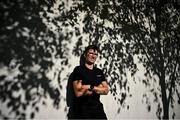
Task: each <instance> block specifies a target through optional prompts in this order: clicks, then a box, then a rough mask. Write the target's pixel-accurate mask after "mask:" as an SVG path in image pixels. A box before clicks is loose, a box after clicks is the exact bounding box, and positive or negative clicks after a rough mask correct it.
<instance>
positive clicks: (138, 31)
mask: <svg viewBox="0 0 180 120" xmlns="http://www.w3.org/2000/svg"><path fill="white" fill-rule="evenodd" d="M72 4H73V6H72V7H70V11H69V14H70V15H72V16H73V18H72V19H73V20H74V21H75V22H73V20H71V21H72V22H73V23H72V24H73V25H74V24H78V23H77V21H78V20H77V19H79V16H80V14H81V13H83V14H85V15H84V16H83V18H81V20H82V22H83V31H81V33H80V34H81V35H79V34H78V36H81V37H80V39H79V41H78V42H79V43H82V38H83V35H84V34H88V36H89V38H88V40H89V43H91V44H92V43H95V44H98V45H100V46H101V49H102V56H100V58H105V59H106V62H105V63H104V64H103V65H102V67H104V68H108V69H104V71H105V72H106V73H107V75H108V76H110V81H109V84H110V86H111V88H110V90H111V92H112V93H113V94H114V95H115V99H117V100H118V101H119V102H120V104H121V105H122V106H124V102H125V99H126V97H127V96H131V94H130V93H129V89H130V88H129V87H128V85H127V83H128V80H127V77H126V76H127V73H126V70H127V69H128V70H130V71H131V73H132V76H134V75H135V73H136V71H137V70H138V68H137V65H136V63H135V62H134V58H135V56H137V57H138V60H139V63H142V64H143V66H144V67H145V69H146V71H145V74H144V75H145V76H146V79H144V80H142V83H144V84H145V86H146V87H151V81H152V80H153V81H154V82H156V83H157V84H159V88H157V89H156V88H152V89H151V90H150V92H151V93H152V94H153V95H154V102H157V103H158V106H157V117H158V118H161V117H162V118H164V119H169V107H170V105H171V108H172V109H173V108H174V104H175V102H177V101H178V104H179V100H180V94H179V92H180V91H179V90H178V87H179V85H180V83H179V77H180V74H179V73H180V72H179V71H180V67H179V64H180V62H179V56H180V47H179V42H180V41H179V27H180V26H179V14H180V11H179V5H180V3H179V2H177V1H166V0H165V1H164V0H150V1H136V0H126V1H123V0H112V1H111V0H102V1H98V0H95V1H93V2H92V1H91V0H82V1H78V2H77V1H73V2H72ZM74 26H75V25H74ZM76 30H77V31H80V30H79V28H76ZM104 36H105V37H106V39H105V40H104ZM120 38H122V39H123V41H121V40H119V39H120ZM81 45H82V44H79V46H78V47H80V46H81ZM112 56H113V57H112ZM115 83H118V86H117V85H116V84H115ZM118 90H120V93H119V91H118ZM122 90H125V92H121V91H122ZM119 95H121V96H120V98H118V96H119ZM175 95H176V96H177V97H178V100H177V101H176V100H175ZM144 97H147V95H146V93H145V94H144ZM147 99H148V97H147ZM160 99H161V100H160ZM161 102H162V106H161ZM127 107H128V106H127ZM147 108H148V110H149V111H150V110H151V105H150V104H148V107H147ZM162 111H163V115H161V114H162ZM172 118H175V114H173V116H172Z"/></svg>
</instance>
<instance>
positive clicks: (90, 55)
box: [85, 49, 98, 64]
mask: <svg viewBox="0 0 180 120" xmlns="http://www.w3.org/2000/svg"><path fill="white" fill-rule="evenodd" d="M97 55H98V51H97V50H95V49H89V50H88V52H87V54H86V55H85V57H86V63H88V64H94V63H95V61H96V59H97Z"/></svg>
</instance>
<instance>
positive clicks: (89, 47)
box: [84, 45, 99, 55]
mask: <svg viewBox="0 0 180 120" xmlns="http://www.w3.org/2000/svg"><path fill="white" fill-rule="evenodd" d="M90 49H93V50H97V51H98V52H99V48H98V46H96V45H89V46H87V47H86V49H85V51H84V55H86V54H87V52H88V51H89V50H90Z"/></svg>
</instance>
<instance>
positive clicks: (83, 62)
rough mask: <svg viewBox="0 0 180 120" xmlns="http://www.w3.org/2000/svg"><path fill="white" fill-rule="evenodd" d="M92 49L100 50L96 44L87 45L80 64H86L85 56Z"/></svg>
mask: <svg viewBox="0 0 180 120" xmlns="http://www.w3.org/2000/svg"><path fill="white" fill-rule="evenodd" d="M90 49H93V50H97V51H98V52H99V48H98V47H97V46H96V45H89V46H87V47H86V48H85V51H84V52H83V54H82V55H81V57H80V65H84V64H85V59H86V58H85V56H86V54H87V52H88V51H89V50H90Z"/></svg>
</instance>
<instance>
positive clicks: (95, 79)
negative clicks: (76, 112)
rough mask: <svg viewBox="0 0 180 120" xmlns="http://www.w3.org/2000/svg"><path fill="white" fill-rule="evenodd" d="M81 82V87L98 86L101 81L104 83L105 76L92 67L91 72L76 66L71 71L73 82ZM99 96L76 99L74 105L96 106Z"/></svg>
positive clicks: (94, 94) (83, 67) (84, 67)
mask: <svg viewBox="0 0 180 120" xmlns="http://www.w3.org/2000/svg"><path fill="white" fill-rule="evenodd" d="M75 80H82V84H83V85H93V86H98V85H99V84H101V82H102V81H105V76H104V74H103V72H102V70H101V69H99V68H97V67H94V68H93V69H92V70H90V69H88V68H87V67H86V66H76V67H75V69H74V71H73V81H75ZM99 97H100V95H99V94H97V93H95V92H94V93H93V94H92V95H87V96H81V97H76V99H75V102H76V104H81V105H82V104H90V105H93V104H97V103H100V101H99Z"/></svg>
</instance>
